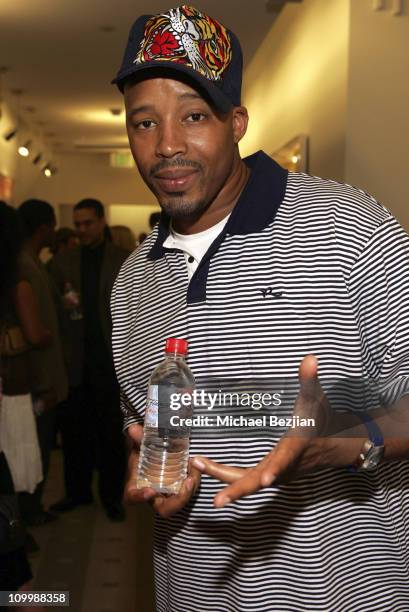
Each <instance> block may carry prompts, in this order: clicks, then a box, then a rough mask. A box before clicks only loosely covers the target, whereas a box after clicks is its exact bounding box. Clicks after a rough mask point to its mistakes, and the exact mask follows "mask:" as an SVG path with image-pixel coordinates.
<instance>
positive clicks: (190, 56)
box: [134, 5, 232, 81]
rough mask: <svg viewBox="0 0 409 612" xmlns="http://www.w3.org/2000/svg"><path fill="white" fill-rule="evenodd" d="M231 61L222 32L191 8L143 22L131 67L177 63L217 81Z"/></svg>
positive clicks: (217, 26)
mask: <svg viewBox="0 0 409 612" xmlns="http://www.w3.org/2000/svg"><path fill="white" fill-rule="evenodd" d="M231 57H232V49H231V41H230V37H229V35H228V33H227V30H226V28H225V27H224V26H223V25H222V24H221V23H219V22H218V21H216V20H215V19H212V18H211V17H209V16H208V15H205V14H204V13H201V12H200V11H198V10H197V9H195V8H193V7H192V6H187V5H183V6H179V7H178V8H175V9H170V10H169V11H168V12H167V13H163V14H161V15H154V16H153V17H151V18H150V19H149V20H148V21H147V22H146V25H145V31H144V36H143V38H142V41H141V45H140V48H139V51H138V54H137V56H136V58H135V60H134V63H138V64H139V63H143V62H150V61H166V62H177V63H179V64H184V65H185V66H189V67H190V68H193V69H194V70H197V72H199V73H200V74H202V75H203V76H204V77H206V78H207V79H210V80H212V81H218V80H220V79H221V77H222V74H223V72H224V71H225V70H226V68H227V67H228V65H229V64H230V61H231Z"/></svg>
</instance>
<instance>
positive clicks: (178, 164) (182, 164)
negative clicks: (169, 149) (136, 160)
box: [149, 159, 202, 176]
mask: <svg viewBox="0 0 409 612" xmlns="http://www.w3.org/2000/svg"><path fill="white" fill-rule="evenodd" d="M186 167H188V168H194V169H195V170H202V165H201V164H199V162H195V161H191V160H190V159H174V160H173V161H168V160H166V159H163V160H162V161H160V162H158V163H157V164H155V165H154V166H152V168H151V169H150V172H149V176H154V175H155V174H157V172H160V171H161V170H167V169H169V168H186Z"/></svg>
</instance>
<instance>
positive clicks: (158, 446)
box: [137, 338, 195, 495]
mask: <svg viewBox="0 0 409 612" xmlns="http://www.w3.org/2000/svg"><path fill="white" fill-rule="evenodd" d="M187 348H188V344H187V341H186V340H183V339H180V338H168V339H167V340H166V346H165V359H164V360H163V361H162V362H161V363H160V364H159V365H158V366H157V367H156V368H155V370H154V371H153V373H152V376H151V377H150V379H149V387H148V397H147V405H146V413H145V423H144V435H143V439H142V444H141V450H140V456H139V465H138V474H137V487H138V488H139V489H142V488H143V487H151V488H152V489H155V491H157V492H158V493H162V494H165V495H172V494H175V493H178V492H179V490H180V487H181V486H182V483H183V481H184V480H185V478H186V473H187V465H188V460H189V435H190V429H189V427H169V426H168V425H169V420H170V419H169V416H173V415H176V414H177V415H178V417H179V418H189V417H191V416H192V407H191V404H190V405H188V406H181V408H180V409H179V410H177V411H174V410H171V409H170V404H171V397H170V396H171V394H172V393H180V394H182V393H183V394H191V393H192V391H193V389H194V384H195V380H194V377H193V374H192V372H191V371H190V370H189V368H188V366H187V364H186V362H185V356H186V354H187Z"/></svg>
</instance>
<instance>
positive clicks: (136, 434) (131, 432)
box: [126, 423, 143, 448]
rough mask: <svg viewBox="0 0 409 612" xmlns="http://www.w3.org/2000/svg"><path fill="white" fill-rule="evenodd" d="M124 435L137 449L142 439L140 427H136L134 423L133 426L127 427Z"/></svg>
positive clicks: (141, 428)
mask: <svg viewBox="0 0 409 612" xmlns="http://www.w3.org/2000/svg"><path fill="white" fill-rule="evenodd" d="M126 434H127V436H128V438H130V441H132V442H135V443H136V445H137V446H138V448H139V446H140V445H141V442H142V438H143V427H142V425H138V424H137V423H134V424H133V425H129V427H128V428H127V430H126Z"/></svg>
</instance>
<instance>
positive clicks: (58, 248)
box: [50, 227, 79, 255]
mask: <svg viewBox="0 0 409 612" xmlns="http://www.w3.org/2000/svg"><path fill="white" fill-rule="evenodd" d="M78 243H79V241H78V237H77V234H76V233H75V231H74V230H73V229H72V228H71V227H60V228H58V230H57V231H56V232H55V240H54V244H53V245H51V247H50V251H51V253H52V254H53V255H57V253H62V252H63V251H69V250H70V249H75V247H76V246H78Z"/></svg>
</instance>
